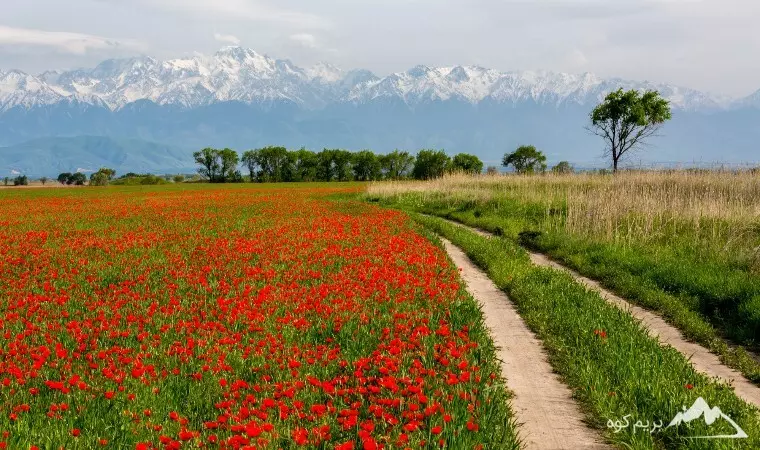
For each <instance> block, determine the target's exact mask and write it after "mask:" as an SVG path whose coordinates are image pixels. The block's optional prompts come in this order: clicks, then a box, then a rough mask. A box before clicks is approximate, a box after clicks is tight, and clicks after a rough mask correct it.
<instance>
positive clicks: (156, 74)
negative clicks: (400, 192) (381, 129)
mask: <svg viewBox="0 0 760 450" xmlns="http://www.w3.org/2000/svg"><path fill="white" fill-rule="evenodd" d="M618 87H623V88H626V89H629V88H636V89H656V90H658V91H659V92H660V93H661V94H663V95H664V96H665V97H667V98H668V99H669V100H671V103H672V105H673V106H674V107H675V108H678V109H683V110H691V111H693V110H712V109H717V108H723V107H727V106H728V103H727V102H726V101H725V100H724V99H720V98H716V97H713V96H711V95H709V94H706V93H703V92H700V91H696V90H693V89H687V88H682V87H678V86H672V85H669V84H656V83H649V82H636V81H627V80H621V79H609V80H605V79H601V78H599V77H597V76H595V75H593V74H590V73H586V74H582V75H572V74H566V73H553V72H545V71H541V72H499V71H496V70H492V69H486V68H482V67H477V66H455V67H427V66H422V65H420V66H416V67H414V68H411V69H409V70H407V71H406V72H399V73H394V74H391V75H388V76H386V77H382V78H381V77H377V76H375V75H374V74H372V73H371V72H368V71H365V70H354V71H343V70H341V69H340V68H337V67H335V66H333V65H331V64H327V63H319V64H317V65H315V66H313V67H309V68H301V67H298V66H296V65H295V64H293V63H292V62H291V61H289V60H280V59H273V58H270V57H268V56H266V55H262V54H259V53H257V52H255V51H254V50H251V49H246V48H242V47H225V48H222V49H221V50H219V51H218V52H216V53H215V54H214V55H212V56H204V55H195V56H192V57H188V58H182V59H172V60H167V61H159V60H156V59H153V58H150V57H136V58H129V59H113V60H108V61H104V62H102V63H101V64H99V65H98V66H96V67H95V68H92V69H79V70H72V71H60V70H53V71H47V72H44V73H42V74H39V75H37V76H33V75H30V74H25V73H23V72H20V71H16V70H13V71H10V72H0V111H7V110H9V109H11V108H14V107H19V106H20V107H24V108H31V107H34V106H40V105H52V104H56V103H60V102H66V101H69V102H70V101H78V102H83V103H90V104H93V105H100V104H103V105H106V106H107V107H108V108H109V109H111V110H119V109H121V108H123V107H125V106H126V105H128V104H130V103H134V102H136V101H138V100H149V101H151V102H154V103H156V104H158V105H176V106H181V107H184V108H196V107H199V106H203V105H210V104H214V103H219V102H226V101H239V102H243V103H249V104H253V103H267V102H276V101H283V102H292V103H294V104H296V105H298V106H299V107H303V108H306V109H312V110H313V109H319V108H323V107H325V106H326V105H329V104H334V103H364V102H370V101H373V100H376V99H384V98H385V99H388V98H396V99H402V100H403V101H404V102H405V103H406V104H408V105H410V106H412V107H413V106H415V105H418V104H420V103H424V102H430V101H446V100H452V99H454V100H459V101H464V102H468V103H471V104H477V103H479V102H482V101H484V100H493V101H496V102H500V103H519V102H523V101H532V102H536V103H538V104H550V105H557V106H559V105H562V104H566V103H572V104H578V105H587V104H592V103H596V102H598V101H599V100H600V99H601V98H603V97H604V95H606V94H607V93H608V92H609V91H611V90H614V89H617V88H618Z"/></svg>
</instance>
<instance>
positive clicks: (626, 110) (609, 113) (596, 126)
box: [589, 89, 672, 172]
mask: <svg viewBox="0 0 760 450" xmlns="http://www.w3.org/2000/svg"><path fill="white" fill-rule="evenodd" d="M671 117H672V114H671V111H670V104H669V102H668V101H667V100H665V99H664V98H662V97H660V94H659V93H658V92H657V91H647V92H644V93H643V94H642V93H641V92H639V91H637V90H635V89H631V90H629V91H623V89H618V90H617V91H614V92H610V93H609V94H608V95H607V97H606V98H605V99H604V101H603V102H602V103H601V104H599V105H598V106H597V107H596V108H594V110H593V111H592V112H591V117H590V118H591V125H590V127H589V130H590V131H591V132H592V133H594V134H596V135H597V136H600V137H602V138H603V139H604V140H605V143H606V144H607V147H606V152H607V154H608V155H609V156H610V157H611V158H612V171H613V172H617V169H618V164H619V162H620V160H621V158H622V157H623V156H624V155H625V154H626V153H628V152H629V151H630V150H633V149H635V148H637V146H639V145H642V144H644V143H645V142H646V140H647V139H649V138H651V137H652V136H654V135H656V134H657V131H658V130H659V129H660V127H661V126H662V124H663V123H665V122H666V121H668V120H670V119H671Z"/></svg>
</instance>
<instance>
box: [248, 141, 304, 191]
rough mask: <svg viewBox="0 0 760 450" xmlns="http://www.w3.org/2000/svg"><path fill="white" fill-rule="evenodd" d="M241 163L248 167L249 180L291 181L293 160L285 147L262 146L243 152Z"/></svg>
mask: <svg viewBox="0 0 760 450" xmlns="http://www.w3.org/2000/svg"><path fill="white" fill-rule="evenodd" d="M242 161H243V164H244V165H245V166H246V167H247V168H248V174H249V176H250V179H251V181H252V182H253V181H259V182H273V183H279V182H282V181H292V177H293V168H292V164H293V161H292V159H291V158H290V156H289V154H288V150H287V149H286V148H285V147H272V146H269V147H264V148H261V149H258V150H249V151H247V152H245V153H243V159H242Z"/></svg>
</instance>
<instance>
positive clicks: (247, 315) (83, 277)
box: [0, 186, 603, 450]
mask: <svg viewBox="0 0 760 450" xmlns="http://www.w3.org/2000/svg"><path fill="white" fill-rule="evenodd" d="M348 191H351V189H348V190H346V189H344V190H343V191H342V192H348ZM340 192H341V191H340V190H338V189H335V188H330V189H311V190H305V189H297V188H288V189H273V188H251V187H230V186H223V187H218V188H208V187H205V188H198V187H195V186H190V187H188V188H187V189H182V190H176V189H175V190H156V191H152V192H151V191H148V192H144V191H136V190H124V191H114V190H105V191H98V192H92V191H89V190H79V191H76V192H75V193H74V194H71V193H70V192H68V191H67V192H66V193H57V192H53V193H51V192H45V193H44V194H25V195H27V196H31V195H35V198H27V197H23V196H6V197H2V198H0V204H1V205H0V206H1V207H0V211H2V213H0V214H1V215H2V217H0V221H2V222H3V224H4V225H5V226H4V227H3V228H2V230H0V291H1V292H3V299H2V303H0V381H1V382H0V398H2V399H3V402H4V405H5V407H7V409H5V410H4V412H3V413H2V416H0V432H3V435H2V436H3V437H2V439H1V440H0V442H2V445H3V446H7V447H9V448H30V446H32V445H35V444H36V445H40V446H46V445H49V444H50V443H51V442H52V443H54V444H55V445H56V446H62V447H66V448H68V447H69V446H72V447H73V446H75V445H76V446H77V447H78V448H95V447H103V446H109V445H113V446H114V447H119V448H125V447H127V448H136V449H146V450H147V449H154V448H166V449H179V448H191V447H192V448H195V447H210V448H225V449H239V448H240V449H242V448H249V449H252V448H277V447H287V446H291V445H295V446H323V445H327V446H328V447H329V448H336V449H343V450H346V449H354V448H357V449H358V448H363V449H381V448H404V447H416V448H419V447H420V446H426V445H431V446H434V447H439V446H446V445H449V446H454V447H455V448H459V447H456V445H455V444H456V443H457V442H460V440H461V439H462V438H463V436H464V435H465V434H467V435H468V436H470V437H467V442H477V438H472V436H479V425H478V423H479V421H480V420H481V419H482V415H483V414H486V412H484V411H488V408H484V405H482V404H481V400H482V397H481V393H482V392H483V389H484V388H485V387H486V385H487V384H489V383H491V382H492V381H491V380H492V379H493V378H495V377H494V376H493V375H492V374H490V373H481V366H482V365H483V361H481V360H480V358H481V356H480V352H479V343H478V342H476V341H475V340H473V339H472V338H471V336H470V331H469V330H470V328H471V327H472V323H468V322H465V323H463V321H462V320H461V319H460V318H457V317H453V315H452V310H451V307H452V305H453V304H454V303H455V302H456V301H459V300H462V297H461V291H460V284H459V281H458V274H457V271H456V270H455V269H453V268H452V267H451V266H450V265H449V263H448V261H447V259H446V257H445V254H444V253H443V252H442V251H441V250H440V249H438V248H437V247H435V246H434V245H432V244H431V243H430V242H428V241H427V240H426V239H424V238H423V237H422V236H420V235H419V234H417V233H416V232H414V229H413V228H412V226H411V225H410V224H409V222H408V219H407V218H406V217H405V216H404V215H402V214H400V213H398V212H393V211H386V210H382V209H380V208H376V207H373V206H369V205H365V204H363V203H360V202H352V201H332V200H328V199H327V198H325V197H326V196H327V195H332V194H336V193H340ZM602 333H603V332H602ZM431 438H432V439H434V441H431ZM428 441H430V442H428ZM74 442H76V444H74Z"/></svg>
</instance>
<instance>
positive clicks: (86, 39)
mask: <svg viewBox="0 0 760 450" xmlns="http://www.w3.org/2000/svg"><path fill="white" fill-rule="evenodd" d="M3 45H27V46H35V47H48V48H51V47H52V48H54V49H56V50H59V51H61V52H65V53H72V54H77V55H82V54H84V53H86V52H87V51H88V50H102V49H115V48H126V49H140V48H142V45H141V44H140V43H139V42H137V41H133V40H120V39H111V38H106V37H102V36H94V35H90V34H82V33H70V32H65V31H43V30H35V29H30V28H13V27H7V26H3V25H0V46H3Z"/></svg>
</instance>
